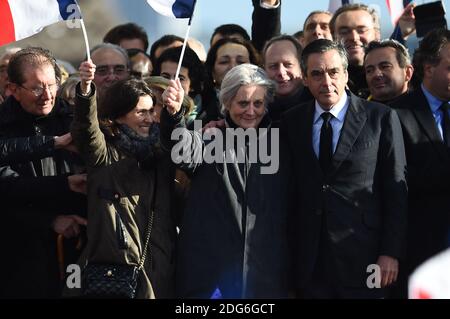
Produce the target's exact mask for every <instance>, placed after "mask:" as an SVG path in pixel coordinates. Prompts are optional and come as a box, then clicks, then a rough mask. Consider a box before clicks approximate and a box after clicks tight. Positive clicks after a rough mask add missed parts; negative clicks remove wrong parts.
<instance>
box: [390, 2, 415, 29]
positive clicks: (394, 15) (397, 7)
mask: <svg viewBox="0 0 450 319" xmlns="http://www.w3.org/2000/svg"><path fill="white" fill-rule="evenodd" d="M411 1H412V0H386V4H387V7H388V10H389V15H390V16H391V22H392V25H394V26H395V25H396V24H397V21H398V19H400V17H401V15H402V14H403V10H404V9H405V7H406V6H407V5H408V4H409V3H410V2H411Z"/></svg>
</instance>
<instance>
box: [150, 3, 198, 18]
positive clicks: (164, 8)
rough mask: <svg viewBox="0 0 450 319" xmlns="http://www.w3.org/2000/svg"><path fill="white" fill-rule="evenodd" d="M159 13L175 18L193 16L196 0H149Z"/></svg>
mask: <svg viewBox="0 0 450 319" xmlns="http://www.w3.org/2000/svg"><path fill="white" fill-rule="evenodd" d="M147 3H148V4H149V5H150V6H151V7H152V8H153V10H155V11H156V12H158V13H159V14H162V15H164V16H166V17H171V18H175V19H184V18H191V17H192V13H193V12H194V6H195V0H147Z"/></svg>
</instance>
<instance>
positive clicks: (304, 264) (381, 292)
mask: <svg viewBox="0 0 450 319" xmlns="http://www.w3.org/2000/svg"><path fill="white" fill-rule="evenodd" d="M347 65H348V62H347V56H346V54H345V49H344V48H343V46H342V45H340V44H337V43H335V42H332V41H330V40H327V39H319V40H316V41H313V42H312V43H310V44H309V45H308V46H307V47H306V48H305V49H304V51H303V55H302V60H301V67H302V73H303V75H304V79H305V83H306V85H307V86H308V88H309V89H310V91H311V93H312V95H313V96H314V97H315V100H314V101H313V102H308V103H305V104H303V105H301V106H299V107H295V108H293V109H291V110H289V111H287V112H286V113H285V114H284V115H283V117H282V121H281V128H282V130H284V138H285V139H286V140H287V144H288V148H289V150H290V157H291V162H292V171H293V175H294V179H295V181H296V182H295V188H294V192H293V194H294V196H293V201H292V209H291V221H290V222H289V225H290V226H291V227H292V232H291V239H290V240H291V244H292V249H293V250H292V253H293V255H292V257H293V260H294V268H293V269H294V273H295V275H296V279H295V290H296V293H297V295H298V296H299V297H305V298H380V297H384V296H385V289H377V288H380V287H381V288H382V287H386V286H388V285H390V284H391V283H392V282H394V281H395V280H396V277H397V273H398V267H399V259H400V258H401V257H402V251H403V246H404V236H405V225H406V203H407V188H406V181H405V168H406V160H405V151H404V145H403V138H402V132H401V127H400V122H399V120H398V117H397V115H396V113H395V111H393V110H392V109H390V108H388V107H386V106H383V105H381V104H377V103H373V102H367V101H365V100H362V99H360V98H358V97H356V96H355V95H353V94H351V93H350V92H348V91H346V90H345V86H346V84H347V81H348V73H347ZM377 265H378V266H377ZM374 287H376V288H374ZM371 288H373V289H371Z"/></svg>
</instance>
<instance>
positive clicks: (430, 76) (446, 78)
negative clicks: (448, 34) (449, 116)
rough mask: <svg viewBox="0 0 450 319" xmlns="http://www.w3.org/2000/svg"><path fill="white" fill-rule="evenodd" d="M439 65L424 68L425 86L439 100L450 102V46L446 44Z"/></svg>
mask: <svg viewBox="0 0 450 319" xmlns="http://www.w3.org/2000/svg"><path fill="white" fill-rule="evenodd" d="M440 57H441V60H440V62H439V64H438V65H435V66H432V65H425V66H424V79H423V84H424V86H425V87H426V88H427V89H428V90H429V91H430V92H431V93H432V94H433V95H434V96H435V97H437V98H438V99H440V100H442V101H449V100H450V44H446V45H445V46H444V47H443V48H442V50H441V53H440Z"/></svg>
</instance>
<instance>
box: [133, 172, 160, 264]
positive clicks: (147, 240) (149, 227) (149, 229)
mask: <svg viewBox="0 0 450 319" xmlns="http://www.w3.org/2000/svg"><path fill="white" fill-rule="evenodd" d="M156 174H157V172H156V171H155V179H154V184H153V196H152V204H151V213H150V216H149V218H148V225H147V231H146V235H145V244H144V251H143V253H142V257H141V260H140V261H139V266H138V269H139V270H141V269H142V268H143V267H144V262H145V258H146V257H147V250H150V256H149V258H150V269H151V268H152V253H151V249H152V246H151V244H150V235H151V233H152V227H153V215H154V214H155V201H156V197H155V196H156V187H157V186H158V185H156V181H157V179H156ZM149 246H150V247H149ZM147 248H148V249H147Z"/></svg>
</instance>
